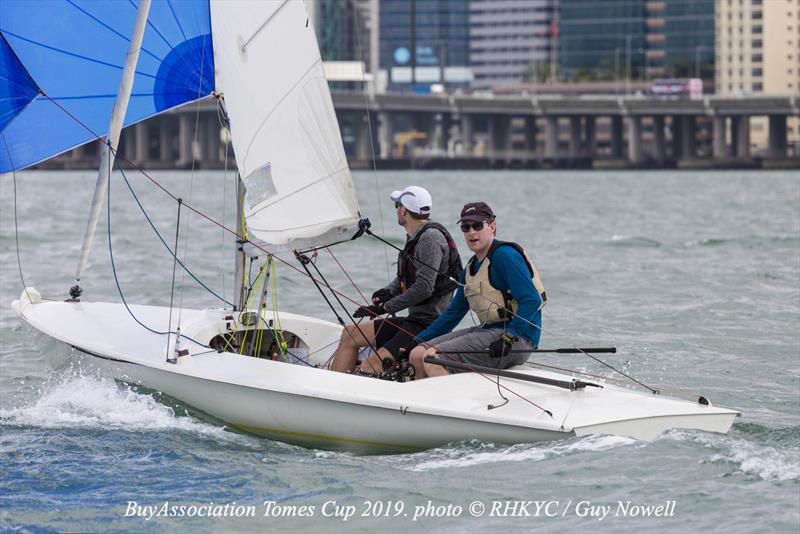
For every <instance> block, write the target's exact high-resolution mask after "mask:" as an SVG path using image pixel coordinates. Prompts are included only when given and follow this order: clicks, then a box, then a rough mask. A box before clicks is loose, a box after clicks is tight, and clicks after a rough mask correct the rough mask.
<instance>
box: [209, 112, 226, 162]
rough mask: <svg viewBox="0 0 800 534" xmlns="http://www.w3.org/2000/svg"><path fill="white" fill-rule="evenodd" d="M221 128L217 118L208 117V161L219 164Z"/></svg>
mask: <svg viewBox="0 0 800 534" xmlns="http://www.w3.org/2000/svg"><path fill="white" fill-rule="evenodd" d="M219 136H220V126H219V122H218V119H216V117H213V116H211V117H208V118H207V119H206V146H207V147H208V154H207V155H206V159H207V160H209V161H213V162H215V163H216V162H219V161H220V156H219V148H220V145H221V144H222V141H220V138H219Z"/></svg>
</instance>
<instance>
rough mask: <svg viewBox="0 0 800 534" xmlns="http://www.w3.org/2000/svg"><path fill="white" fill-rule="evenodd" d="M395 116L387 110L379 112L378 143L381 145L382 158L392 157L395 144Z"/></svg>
mask: <svg viewBox="0 0 800 534" xmlns="http://www.w3.org/2000/svg"><path fill="white" fill-rule="evenodd" d="M392 119H393V116H392V114H391V113H389V112H387V111H381V112H380V113H378V145H379V146H380V157H381V159H387V158H390V157H392V145H393V144H394V122H393V120H392Z"/></svg>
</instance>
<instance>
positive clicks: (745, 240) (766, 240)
mask: <svg viewBox="0 0 800 534" xmlns="http://www.w3.org/2000/svg"><path fill="white" fill-rule="evenodd" d="M797 241H800V236H797V235H773V236H757V235H749V236H740V237H706V238H703V239H697V240H695V241H687V242H686V243H685V246H686V247H718V246H722V245H747V246H751V247H752V246H758V245H765V244H778V245H782V244H784V243H796V242H797Z"/></svg>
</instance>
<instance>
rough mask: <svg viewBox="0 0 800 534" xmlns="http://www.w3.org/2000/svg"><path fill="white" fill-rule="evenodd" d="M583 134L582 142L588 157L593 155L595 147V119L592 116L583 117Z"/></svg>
mask: <svg viewBox="0 0 800 534" xmlns="http://www.w3.org/2000/svg"><path fill="white" fill-rule="evenodd" d="M584 120H585V121H586V122H585V123H584V131H583V133H584V136H585V138H584V139H585V140H584V143H583V146H584V150H585V151H586V155H588V156H589V157H592V156H594V151H595V148H596V147H597V119H595V118H594V117H584Z"/></svg>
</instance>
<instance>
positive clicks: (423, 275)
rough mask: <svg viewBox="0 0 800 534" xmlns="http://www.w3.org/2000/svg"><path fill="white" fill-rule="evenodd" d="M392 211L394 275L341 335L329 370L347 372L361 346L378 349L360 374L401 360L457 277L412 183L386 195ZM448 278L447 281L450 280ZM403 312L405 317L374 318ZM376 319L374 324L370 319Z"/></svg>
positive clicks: (443, 234)
mask: <svg viewBox="0 0 800 534" xmlns="http://www.w3.org/2000/svg"><path fill="white" fill-rule="evenodd" d="M390 198H391V200H392V201H393V202H394V206H395V209H396V210H397V224H399V225H400V226H402V227H404V228H405V230H406V234H407V235H408V237H407V239H406V245H405V247H404V248H403V250H402V251H401V252H400V254H399V255H398V258H397V276H396V277H395V278H394V279H393V280H392V281H391V282H390V283H389V285H387V286H386V287H384V288H382V289H379V290H377V291H376V292H375V293H373V295H372V305H371V306H361V307H360V308H358V309H357V310H356V311H355V312H354V313H353V317H356V318H364V317H366V318H369V319H370V320H369V321H363V322H361V323H359V324H358V325H348V326H347V327H345V329H344V330H343V331H342V335H341V338H340V340H339V346H338V347H337V348H336V352H334V355H333V363H332V364H331V369H332V370H334V371H340V372H352V371H353V370H354V368H355V365H356V361H357V359H358V350H359V349H360V348H361V347H367V346H372V347H375V348H376V349H377V351H378V354H377V356H376V355H372V356H370V357H369V358H368V359H367V360H365V361H364V362H363V363H362V364H361V366H360V367H359V370H360V373H361V374H377V373H379V372H380V371H382V369H383V360H385V359H394V360H398V359H399V358H407V357H408V353H407V352H405V350H406V348H407V347H408V346H409V345H412V346H413V342H412V338H413V336H414V335H415V334H417V333H419V332H421V331H422V330H424V329H425V328H426V327H427V326H428V325H430V324H431V323H432V322H433V321H434V320H435V319H436V318H437V317H438V316H439V314H440V313H441V312H442V310H444V309H445V308H446V307H447V304H448V303H449V302H450V298H451V297H452V296H453V290H454V289H455V286H456V284H455V282H454V281H453V280H455V279H456V278H457V277H458V276H459V275H460V273H461V258H460V256H459V255H458V247H457V246H456V244H455V242H454V241H453V238H452V237H451V236H450V233H449V232H448V231H447V230H446V229H445V228H444V226H442V225H441V224H439V223H436V222H434V221H431V220H430V219H429V217H430V212H431V206H432V201H431V195H430V194H429V193H428V191H426V190H425V189H423V188H422V187H418V186H415V185H412V186H409V187H406V188H405V189H403V190H402V191H394V192H393V193H392V194H391V195H390ZM451 277H452V280H451ZM405 309H408V316H407V317H392V318H391V319H376V318H377V317H378V316H381V315H385V314H387V313H390V314H395V313H396V312H399V311H401V310H405ZM372 319H376V320H372Z"/></svg>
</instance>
